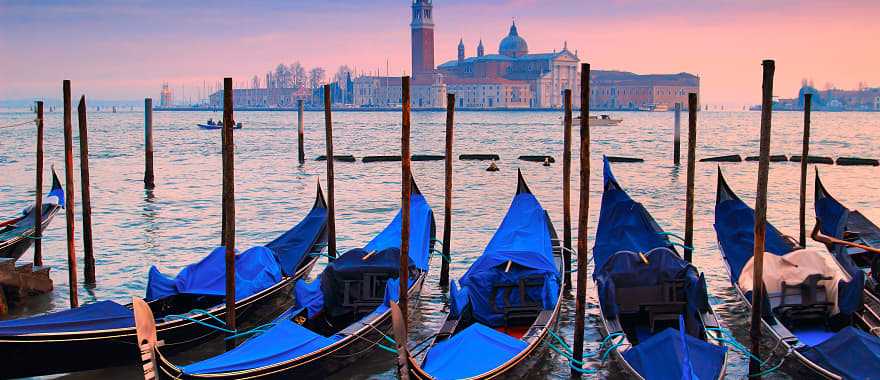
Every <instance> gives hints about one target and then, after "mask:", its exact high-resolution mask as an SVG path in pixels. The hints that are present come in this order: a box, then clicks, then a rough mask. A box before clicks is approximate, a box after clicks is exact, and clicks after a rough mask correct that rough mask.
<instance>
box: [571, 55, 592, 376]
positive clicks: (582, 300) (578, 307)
mask: <svg viewBox="0 0 880 380" xmlns="http://www.w3.org/2000/svg"><path fill="white" fill-rule="evenodd" d="M580 136H581V145H580V155H581V157H580V158H581V168H580V171H581V172H580V180H581V181H580V197H579V203H580V204H579V206H578V209H579V211H578V245H577V246H578V249H577V256H578V260H577V299H576V301H575V312H574V315H575V317H574V350H573V354H574V355H573V356H574V359H575V360H573V361H572V364H571V365H573V366H576V367H577V368H572V369H571V377H573V378H578V379H579V378H580V377H581V371H579V369H581V368H582V367H583V365H581V364H577V363H583V360H584V322H585V321H584V318H585V317H586V310H587V309H586V302H587V281H588V280H587V270H588V269H589V264H588V262H587V261H588V260H587V253H588V252H589V247H587V241H588V240H587V239H588V238H589V237H588V231H587V227H588V225H587V222H588V221H589V214H590V64H589V63H582V64H581V129H580Z"/></svg>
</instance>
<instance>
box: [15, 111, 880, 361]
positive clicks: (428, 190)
mask: <svg viewBox="0 0 880 380" xmlns="http://www.w3.org/2000/svg"><path fill="white" fill-rule="evenodd" d="M455 116H456V132H455V133H456V135H455V151H454V154H455V156H458V155H459V154H463V153H497V154H499V155H500V156H501V160H500V161H499V162H498V166H499V167H500V169H501V170H500V171H498V172H494V173H491V172H486V171H485V168H486V166H487V165H488V163H487V162H477V161H458V160H456V161H455V163H454V173H455V177H454V183H455V185H454V201H453V208H454V210H453V215H452V220H453V225H452V237H453V244H452V252H453V253H452V265H451V271H452V272H451V278H452V279H456V278H457V277H458V276H460V275H462V274H463V273H464V272H465V271H466V270H467V268H468V266H469V265H470V264H471V263H472V262H473V261H474V260H475V258H476V257H478V256H479V255H480V253H481V252H482V249H483V247H484V246H485V245H486V243H487V242H488V241H489V239H490V237H491V236H492V233H493V231H494V230H495V228H496V227H497V225H498V224H499V223H500V221H501V218H502V217H503V215H504V213H505V211H506V209H507V206H508V205H509V202H510V200H511V197H512V196H513V192H514V190H515V186H516V169H517V168H520V169H522V171H523V174H524V176H525V178H526V180H527V181H528V183H529V185H530V187H531V188H532V190H533V191H534V193H535V194H536V195H537V197H538V198H539V200H540V201H541V202H542V204H543V205H544V207H545V208H546V209H548V211H549V213H550V216H551V218H552V220H553V223H554V224H555V226H556V228H557V230H558V231H559V234H560V236H561V235H562V192H561V181H562V178H561V173H562V164H561V156H562V126H561V116H562V114H561V112H458V113H457V114H456V115H455ZM613 116H615V117H621V118H623V119H624V121H623V123H622V124H621V125H619V126H616V127H593V128H592V131H591V133H592V156H591V157H592V160H591V167H592V172H591V178H590V217H589V236H590V239H592V238H593V237H594V236H595V227H596V222H597V218H598V215H599V201H600V197H601V190H602V186H601V184H602V177H601V173H602V171H601V157H602V155H603V154H605V155H614V156H628V157H641V158H644V159H645V162H644V163H635V164H631V163H627V164H623V163H621V164H616V165H615V166H614V170H615V174H616V176H617V178H618V179H619V181H620V183H621V185H622V186H623V187H624V188H626V189H627V191H629V193H630V194H631V195H632V196H633V197H634V198H635V199H636V200H638V201H640V202H642V203H643V204H644V205H645V207H646V208H647V209H648V210H649V211H650V212H651V213H652V214H653V215H654V217H655V218H656V220H657V222H658V223H659V224H660V225H661V226H663V228H665V229H666V230H668V231H670V232H675V233H679V234H683V230H684V219H685V218H684V208H685V181H686V171H685V167H684V166H682V167H680V168H679V167H675V166H674V165H673V164H672V131H673V124H672V122H673V115H672V113H634V112H618V113H613ZM32 117H33V114H31V113H30V112H27V110H0V126H2V125H8V124H13V123H16V122H19V121H24V120H27V119H29V118H32ZM209 117H213V118H214V119H218V118H220V117H221V115H220V114H219V113H212V112H155V113H154V145H155V160H156V189H155V190H154V191H152V192H145V191H144V189H143V182H142V179H143V153H142V151H143V112H142V111H129V112H120V113H109V112H95V111H94V109H92V110H91V112H90V114H89V139H90V141H89V148H90V156H89V160H90V164H91V167H90V171H91V176H92V177H91V184H92V187H91V193H92V208H93V216H92V219H93V221H94V226H93V230H94V245H95V254H96V256H97V277H98V285H97V287H96V288H94V289H86V288H84V287H83V286H79V289H80V290H79V297H80V302H92V301H96V300H104V299H112V300H115V301H118V302H121V303H127V302H130V299H131V297H132V295H135V296H142V295H143V293H144V287H145V285H146V274H147V270H148V269H149V267H150V265H156V266H158V267H159V268H160V269H161V270H162V271H163V272H166V273H176V272H177V271H178V270H179V269H180V268H182V267H183V266H184V265H186V264H188V263H191V262H194V261H196V260H198V259H199V258H201V257H202V256H204V255H205V254H207V253H208V252H210V250H211V249H212V248H213V247H214V246H215V245H217V244H219V241H220V236H219V233H220V211H221V210H220V193H221V186H220V184H221V175H220V170H221V165H220V164H221V162H220V161H221V159H220V132H219V131H206V130H200V129H198V128H197V127H196V123H198V122H204V121H205V120H206V119H208V118H209ZM759 119H760V113H758V112H708V111H706V112H700V114H699V128H698V132H697V139H698V146H697V158H703V157H708V156H716V155H726V154H741V155H743V156H746V155H756V154H757V152H758V130H759ZM236 120H237V121H240V122H243V123H244V129H242V130H237V131H235V141H236V152H235V158H236V164H235V165H236V168H235V169H236V173H235V175H236V207H237V208H236V231H237V235H236V236H237V242H238V246H239V247H242V248H246V247H249V246H253V245H258V244H264V243H266V242H268V241H270V240H271V239H273V238H274V237H275V236H277V235H279V234H280V233H281V232H283V231H285V230H286V229H287V228H289V226H291V225H292V224H295V223H296V222H298V221H299V220H300V219H301V218H302V217H303V216H304V215H305V213H306V212H308V209H309V207H310V206H311V204H312V200H313V197H314V188H315V184H316V183H317V182H318V181H319V180H320V181H321V182H322V183H324V182H323V180H324V178H325V164H324V163H323V162H316V161H314V158H315V157H316V156H318V155H320V154H323V152H324V133H323V128H324V124H323V122H324V117H323V113H321V112H307V113H306V114H305V136H306V140H305V147H306V157H307V161H306V163H305V165H303V166H300V165H298V163H297V162H296V129H295V123H296V114H295V113H294V112H238V113H236ZM412 120H413V130H412V135H413V137H412V150H413V153H414V154H443V146H444V121H445V114H444V113H442V112H416V113H413V115H412ZM682 121H683V125H682V130H683V136H682V152H683V157H682V162H686V161H685V160H686V157H685V156H684V155H686V154H687V153H686V152H687V149H686V147H687V145H686V144H687V133H686V131H687V126H686V121H687V117H686V115H683V116H682ZM333 122H334V138H335V141H334V148H335V152H336V154H353V155H355V156H356V157H363V156H364V155H387V154H399V149H400V132H399V131H400V128H399V125H400V114H399V113H397V112H336V113H334V114H333ZM75 123H76V122H75V121H74V129H76V124H75ZM45 126H46V134H45V150H46V168H47V171H46V173H45V174H46V179H45V182H46V183H47V185H46V186H47V189H48V183H50V182H49V181H50V179H49V177H48V176H49V171H48V168H49V165H50V164H54V165H55V167H56V170H57V172H58V174H59V175H60V176H62V181H63V174H64V158H63V137H62V116H61V113H60V112H55V113H50V114H47V115H46V124H45ZM801 126H802V114H800V113H794V112H789V113H785V112H781V113H780V112H777V113H775V114H774V115H773V137H772V149H771V153H772V154H786V155H792V154H800V152H801V145H800V144H801V133H802V129H801V128H802V127H801ZM812 126H813V127H812V146H811V151H810V153H811V154H813V155H824V156H832V157H838V156H856V157H873V158H876V157H878V156H880V151H878V149H877V148H876V145H875V142H876V141H878V137H880V114H871V113H814V114H813V124H812ZM35 135H36V133H35V128H34V127H33V126H32V125H30V124H29V125H26V126H21V127H14V128H8V129H0V141H3V143H0V215H2V216H3V217H8V216H12V215H15V214H17V213H18V212H19V211H20V210H21V209H22V208H24V207H26V206H27V205H28V204H30V202H31V201H32V198H33V186H34V185H33V184H34V157H33V156H34V139H35ZM577 136H578V132H577V128H576V127H575V131H574V137H575V143H574V144H573V146H574V152H573V154H574V157H575V159H573V164H574V167H573V174H574V175H575V178H574V179H573V181H572V199H573V205H572V215H573V221H574V223H573V224H574V227H575V228H577V222H576V221H577V212H578V207H577V194H578V191H579V188H578V183H579V181H578V180H577V177H576V176H577V173H578V172H579V167H578V159H577V157H578V154H579V152H578V144H577V141H578V140H577V138H578V137H577ZM75 142H76V140H75ZM77 149H78V148H75V149H74V150H75V151H76V152H77V153H76V155H77V156H78V150H77ZM527 154H541V155H543V154H546V155H551V156H554V157H555V158H556V160H557V163H556V164H553V165H552V166H550V167H544V166H542V165H541V164H540V163H531V162H524V161H518V160H517V157H518V156H519V155H527ZM76 165H77V166H78V157H77V164H76ZM811 166H813V165H811ZM335 167H336V210H337V216H336V218H337V219H336V220H337V221H336V226H337V235H338V243H337V244H338V246H339V248H340V250H344V249H349V248H355V247H360V246H362V245H363V244H365V243H366V242H367V241H368V240H369V239H370V238H371V237H372V236H373V234H375V233H376V232H378V231H379V230H381V229H382V228H383V227H384V225H385V224H387V223H388V221H389V220H390V219H391V218H392V217H393V215H394V213H395V212H396V210H397V208H398V207H399V199H400V185H399V181H400V163H399V162H388V163H369V164H364V163H362V162H360V161H358V162H356V163H342V162H339V163H337V164H336V165H335ZM717 167H718V165H717V164H715V163H699V162H698V163H697V167H696V206H695V232H694V234H695V242H694V245H695V248H696V252H695V254H694V261H695V264H696V265H697V267H698V268H699V269H700V270H702V271H704V272H705V273H706V276H707V279H708V281H709V286H710V293H711V301H712V303H713V305H714V307H715V309H716V311H717V312H718V314H719V316H720V317H721V318H722V320H723V324H724V325H725V326H726V327H728V328H730V329H731V330H732V331H733V332H734V335H735V336H736V338H737V339H738V340H740V341H741V342H743V343H745V344H747V345H748V311H747V309H746V308H745V307H744V306H743V305H742V304H741V303H740V302H738V301H737V299H736V296H735V293H734V290H733V288H732V287H731V286H730V283H729V280H728V277H727V272H726V269H725V267H724V265H723V264H722V260H721V257H720V255H719V252H718V249H717V245H716V243H715V233H714V230H713V228H712V223H713V218H714V212H713V208H714V200H715V183H716V168H717ZM816 167H818V168H819V170H820V172H821V175H822V178H823V180H824V181H825V184H826V186H827V187H828V189H829V191H830V192H831V193H832V194H834V196H835V197H837V198H839V199H840V200H842V201H843V202H844V203H845V204H847V205H848V206H849V207H851V208H856V209H859V210H861V211H862V212H863V213H865V214H866V215H867V216H868V217H869V218H872V219H874V220H880V209H878V208H876V207H874V205H876V204H880V191H878V190H880V182H878V181H876V178H877V177H876V176H877V175H878V174H880V168H876V167H841V166H829V165H816ZM721 169H722V170H723V171H724V173H725V175H726V177H727V178H728V180H729V182H730V184H731V186H732V187H733V189H734V190H735V191H737V193H738V194H740V195H741V196H742V197H743V199H745V200H746V201H747V202H748V203H750V204H751V203H753V202H754V192H755V182H756V176H757V175H756V173H757V163H755V162H742V163H723V164H721ZM413 170H414V175H415V179H416V180H417V181H418V184H419V187H420V188H421V189H422V191H423V193H425V195H426V197H427V199H428V201H429V203H430V204H431V205H432V206H433V208H434V211H435V216H436V220H437V226H438V238H439V237H440V235H441V234H442V223H443V162H442V161H435V162H414V163H413ZM799 173H800V167H799V164H798V163H773V164H771V171H770V183H769V205H770V207H769V211H768V220H769V221H770V222H772V223H774V224H775V225H776V226H777V227H778V228H779V229H780V230H782V231H783V232H784V233H787V234H789V235H792V236H797V228H798V214H797V213H798V181H799ZM813 178H814V174H813V168H812V167H811V168H810V172H809V179H808V184H807V193H808V198H807V199H808V215H807V216H808V220H812V193H813ZM75 183H76V185H77V189H76V194H75V207H76V213H77V223H78V224H77V228H76V233H77V239H78V241H77V249H78V250H81V249H82V241H81V240H79V237H80V233H81V225H80V224H79V223H81V221H80V214H79V213H80V211H81V210H80V208H79V206H80V193H79V187H78V186H79V183H80V180H79V173H78V168H77V173H76V175H75ZM64 222H65V220H64V215H63V213H61V214H59V216H58V217H57V218H56V219H55V220H54V221H53V223H52V224H51V226H50V227H49V228H48V230H47V231H46V233H45V238H44V250H43V252H44V257H45V258H44V261H45V263H46V264H47V265H51V266H52V267H53V270H52V278H53V279H54V281H55V290H54V292H53V293H52V294H50V295H47V296H43V297H40V298H37V299H34V300H31V301H29V303H28V305H27V308H25V309H19V310H17V311H16V313H18V314H28V313H39V312H45V311H51V310H60V309H64V308H66V307H67V302H68V301H67V294H68V289H69V285H70V284H68V282H67V274H66V271H67V264H66V256H67V253H66V247H65V243H64V241H65V240H64V239H65V231H64ZM810 227H812V222H810V223H808V228H810ZM573 236H575V237H577V231H576V230H575V231H574V232H573ZM575 245H576V242H575ZM589 245H590V246H592V242H590V244H589ZM810 245H813V246H818V244H816V243H814V242H810ZM30 255H31V253H26V254H25V256H24V257H23V259H22V260H30ZM77 255H78V256H77V257H78V258H79V259H80V260H82V252H81V251H79V252H78V253H77ZM322 261H323V260H322ZM433 264H434V265H435V268H436V270H433V272H432V273H431V275H430V276H429V279H428V281H427V283H426V284H425V287H424V289H423V292H422V295H421V300H420V311H419V312H418V313H415V314H414V320H413V324H412V327H411V331H412V335H413V336H412V337H411V339H412V340H421V338H423V337H427V336H430V335H431V334H432V332H433V331H435V330H436V328H437V327H438V325H439V323H441V322H442V320H443V318H444V316H445V312H446V310H447V308H446V297H445V295H444V294H443V292H442V291H441V290H440V289H439V287H438V274H439V258H434V261H433ZM323 265H324V264H323V262H322V263H321V264H320V266H319V268H316V269H315V270H314V271H313V272H312V274H313V275H315V274H317V273H318V271H319V270H320V268H321V267H323ZM78 268H80V271H81V268H82V262H81V261H80V263H79V264H78ZM80 279H82V274H81V273H80ZM588 297H589V302H590V304H589V305H588V308H587V313H588V316H587V321H586V326H587V330H586V339H587V344H586V350H589V351H592V350H596V349H597V348H598V340H599V339H600V334H599V331H598V329H597V328H596V324H597V322H598V318H597V315H598V308H597V306H596V305H595V302H596V296H595V291H594V288H593V286H592V284H591V285H590V289H589V290H588ZM573 315H574V300H573V292H572V296H571V297H569V298H568V299H566V300H564V306H563V312H562V315H561V335H562V336H564V337H566V340H568V341H569V343H570V342H571V336H572V329H573V325H574V323H573ZM213 343H217V342H213ZM215 345H216V344H215ZM201 350H204V351H205V352H208V351H211V350H212V348H210V347H206V348H202V349H201ZM197 351H198V350H197ZM181 360H184V359H183V358H182V359H181ZM590 364H592V365H594V366H597V367H598V368H600V371H601V372H600V375H601V376H602V377H611V378H618V377H622V376H621V375H620V370H619V368H617V367H616V366H615V365H613V364H612V363H606V364H604V365H601V363H600V360H594V361H591V362H590ZM791 364H792V365H786V366H785V367H784V369H785V371H786V372H787V374H785V373H777V374H774V375H772V376H771V377H772V378H783V379H784V378H789V377H801V376H802V375H803V374H798V365H797V364H794V363H793V362H792V363H791ZM747 369H748V362H747V360H746V358H745V357H744V356H742V355H740V354H733V355H732V357H731V362H730V364H729V371H728V373H729V376H728V377H729V378H743V377H744V375H745V373H746V372H747ZM393 371H394V358H393V356H392V355H391V354H387V353H385V352H382V351H377V353H376V354H375V355H371V356H370V357H369V358H368V359H365V360H364V361H363V363H360V365H356V366H351V367H349V368H348V369H347V370H346V371H344V372H343V373H340V374H337V375H336V376H334V377H335V378H340V379H344V378H355V379H360V378H392V377H393V376H394V372H393ZM139 373H140V372H139V369H138V368H137V366H131V367H130V368H114V369H106V370H100V371H92V372H87V373H79V374H73V375H69V376H70V377H71V378H89V377H95V376H102V377H105V378H111V377H120V378H134V377H136V376H139ZM568 373H569V371H568V368H567V363H566V362H564V360H563V358H562V357H560V356H558V355H556V354H552V355H547V356H546V357H545V358H544V359H543V360H542V361H541V362H540V364H539V366H538V367H537V368H536V370H535V372H534V377H535V378H545V377H549V378H566V377H568Z"/></svg>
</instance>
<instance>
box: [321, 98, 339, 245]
mask: <svg viewBox="0 0 880 380" xmlns="http://www.w3.org/2000/svg"><path fill="white" fill-rule="evenodd" d="M330 96H331V95H330V85H329V84H325V85H324V134H325V137H326V143H325V145H326V148H327V154H326V155H325V156H326V157H334V156H333V121H332V119H331V111H330V104H331V98H330ZM334 158H335V157H334ZM326 161H327V256H329V258H330V260H333V259H335V258H336V206H335V204H336V202H335V201H334V194H335V190H334V187H333V161H335V160H326Z"/></svg>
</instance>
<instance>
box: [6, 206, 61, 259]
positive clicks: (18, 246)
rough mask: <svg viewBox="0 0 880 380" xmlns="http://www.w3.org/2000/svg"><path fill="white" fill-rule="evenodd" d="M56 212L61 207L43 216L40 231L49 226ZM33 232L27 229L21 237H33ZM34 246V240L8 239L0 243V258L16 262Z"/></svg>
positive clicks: (26, 238) (22, 238)
mask: <svg viewBox="0 0 880 380" xmlns="http://www.w3.org/2000/svg"><path fill="white" fill-rule="evenodd" d="M58 210H61V207H58V206H56V207H54V208H53V209H52V210H50V211H49V212H47V213H46V215H43V220H42V228H41V229H40V231H41V232H42V231H45V230H46V227H48V226H49V223H51V222H52V219H53V218H55V214H57V213H58ZM33 234H34V230H33V229H29V230H27V231H25V233H24V234H23V235H33ZM33 244H34V239H31V238H28V237H26V236H19V237H16V238H14V239H10V240H7V241H3V242H0V258H13V259H15V260H18V259H20V258H21V256H22V255H24V253H25V252H27V250H28V249H30V248H31V246H32V245H33Z"/></svg>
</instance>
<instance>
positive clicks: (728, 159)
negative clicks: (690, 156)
mask: <svg viewBox="0 0 880 380" xmlns="http://www.w3.org/2000/svg"><path fill="white" fill-rule="evenodd" d="M742 160H743V159H742V156H740V155H738V154H731V155H727V156H717V157H706V158H701V159H700V162H742Z"/></svg>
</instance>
